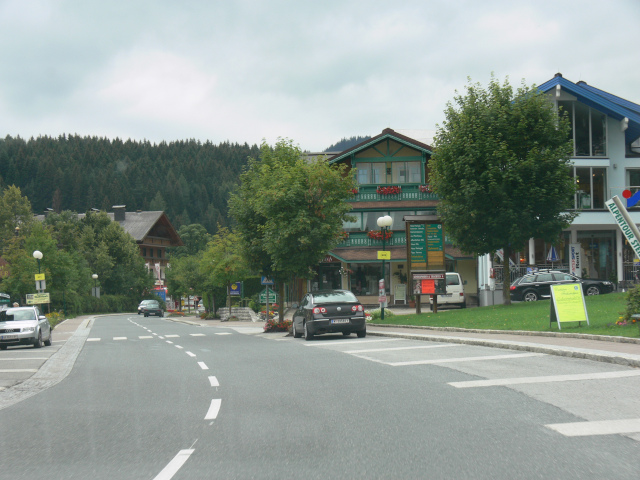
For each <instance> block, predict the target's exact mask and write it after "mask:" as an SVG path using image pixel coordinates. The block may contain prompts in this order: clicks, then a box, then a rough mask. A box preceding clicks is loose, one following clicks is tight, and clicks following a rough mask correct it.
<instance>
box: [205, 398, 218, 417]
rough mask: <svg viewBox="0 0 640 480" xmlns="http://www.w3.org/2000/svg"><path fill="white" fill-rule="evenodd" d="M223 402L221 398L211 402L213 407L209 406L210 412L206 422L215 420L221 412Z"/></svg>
mask: <svg viewBox="0 0 640 480" xmlns="http://www.w3.org/2000/svg"><path fill="white" fill-rule="evenodd" d="M221 403H222V400H221V399H219V398H214V399H213V400H211V405H209V411H208V412H207V415H206V416H205V417H204V419H205V420H215V419H216V417H217V416H218V412H219V411H220V404H221Z"/></svg>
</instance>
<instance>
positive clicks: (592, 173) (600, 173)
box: [573, 167, 607, 210]
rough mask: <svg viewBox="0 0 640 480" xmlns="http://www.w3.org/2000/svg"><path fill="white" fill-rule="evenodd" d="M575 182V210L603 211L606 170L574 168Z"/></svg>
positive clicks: (600, 168)
mask: <svg viewBox="0 0 640 480" xmlns="http://www.w3.org/2000/svg"><path fill="white" fill-rule="evenodd" d="M573 174H574V178H575V181H576V189H577V191H576V201H575V208H577V209H583V210H591V209H604V202H605V199H606V190H607V169H606V168H603V167H574V169H573Z"/></svg>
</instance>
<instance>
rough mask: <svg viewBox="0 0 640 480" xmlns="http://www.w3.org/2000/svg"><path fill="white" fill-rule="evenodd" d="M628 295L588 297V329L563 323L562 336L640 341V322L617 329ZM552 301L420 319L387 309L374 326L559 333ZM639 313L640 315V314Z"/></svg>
mask: <svg viewBox="0 0 640 480" xmlns="http://www.w3.org/2000/svg"><path fill="white" fill-rule="evenodd" d="M626 299H627V294H626V293H618V292H615V293H610V294H607V295H597V296H591V297H585V301H586V305H587V314H588V317H589V324H590V325H589V326H587V324H586V323H585V322H582V325H581V326H579V325H578V323H577V322H570V323H562V330H561V331H562V332H565V333H588V334H592V335H615V336H621V337H636V338H637V337H640V328H639V327H640V322H639V323H635V324H630V325H616V324H615V322H616V321H618V319H619V317H620V316H621V315H622V312H624V310H625V308H626ZM550 309H551V300H539V301H537V302H520V303H514V304H513V305H509V306H505V305H493V306H489V307H479V308H466V309H454V308H450V309H445V310H439V311H438V313H435V314H434V313H422V314H420V315H416V314H411V315H388V314H387V312H388V311H389V309H385V318H384V322H381V321H380V320H379V319H377V320H374V321H372V322H371V323H372V324H381V323H384V324H388V325H425V326H431V327H458V328H477V329H484V330H529V331H536V332H549V331H553V332H557V331H559V330H558V324H557V323H553V324H552V325H551V327H549V312H550ZM639 313H640V312H639Z"/></svg>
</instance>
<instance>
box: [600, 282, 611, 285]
mask: <svg viewBox="0 0 640 480" xmlns="http://www.w3.org/2000/svg"><path fill="white" fill-rule="evenodd" d="M602 284H603V285H611V282H602Z"/></svg>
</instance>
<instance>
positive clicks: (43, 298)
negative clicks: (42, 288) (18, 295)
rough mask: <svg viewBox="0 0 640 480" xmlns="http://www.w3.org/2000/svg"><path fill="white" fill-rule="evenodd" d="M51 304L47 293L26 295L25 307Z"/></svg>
mask: <svg viewBox="0 0 640 480" xmlns="http://www.w3.org/2000/svg"><path fill="white" fill-rule="evenodd" d="M41 303H51V300H50V299H49V294H48V293H27V305H38V304H41Z"/></svg>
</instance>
